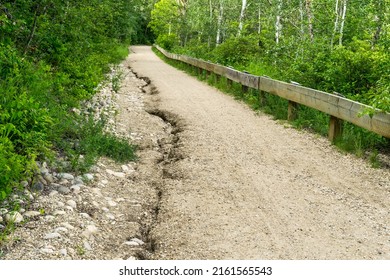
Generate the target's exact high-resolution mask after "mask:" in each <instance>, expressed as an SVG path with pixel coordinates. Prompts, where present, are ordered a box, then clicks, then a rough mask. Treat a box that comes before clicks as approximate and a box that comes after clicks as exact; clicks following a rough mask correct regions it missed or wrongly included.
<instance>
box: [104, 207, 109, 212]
mask: <svg viewBox="0 0 390 280" xmlns="http://www.w3.org/2000/svg"><path fill="white" fill-rule="evenodd" d="M102 210H103V211H104V212H110V210H109V209H108V208H106V207H102Z"/></svg>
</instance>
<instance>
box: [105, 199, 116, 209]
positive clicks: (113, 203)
mask: <svg viewBox="0 0 390 280" xmlns="http://www.w3.org/2000/svg"><path fill="white" fill-rule="evenodd" d="M107 203H108V206H110V207H115V206H117V205H118V204H117V203H116V202H115V201H112V200H109V201H107Z"/></svg>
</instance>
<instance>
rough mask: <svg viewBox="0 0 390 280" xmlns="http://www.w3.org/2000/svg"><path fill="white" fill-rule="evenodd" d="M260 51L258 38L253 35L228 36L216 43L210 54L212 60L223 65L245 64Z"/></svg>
mask: <svg viewBox="0 0 390 280" xmlns="http://www.w3.org/2000/svg"><path fill="white" fill-rule="evenodd" d="M259 52H260V47H259V46H258V40H256V38H254V37H235V38H230V39H228V40H226V41H225V42H223V43H222V44H220V45H218V46H217V47H216V48H215V49H214V50H213V51H212V52H211V56H212V58H213V60H214V61H216V62H217V63H220V64H223V65H232V66H235V65H246V64H248V62H250V61H251V59H253V57H254V56H255V55H258V54H259Z"/></svg>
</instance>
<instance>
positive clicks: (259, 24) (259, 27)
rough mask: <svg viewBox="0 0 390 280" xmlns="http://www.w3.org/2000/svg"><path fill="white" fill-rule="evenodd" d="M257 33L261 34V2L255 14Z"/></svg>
mask: <svg viewBox="0 0 390 280" xmlns="http://www.w3.org/2000/svg"><path fill="white" fill-rule="evenodd" d="M257 34H261V4H259V10H258V16H257Z"/></svg>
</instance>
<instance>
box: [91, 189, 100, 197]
mask: <svg viewBox="0 0 390 280" xmlns="http://www.w3.org/2000/svg"><path fill="white" fill-rule="evenodd" d="M91 192H92V193H93V194H95V195H97V196H102V193H101V190H100V189H98V188H92V190H91Z"/></svg>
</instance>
